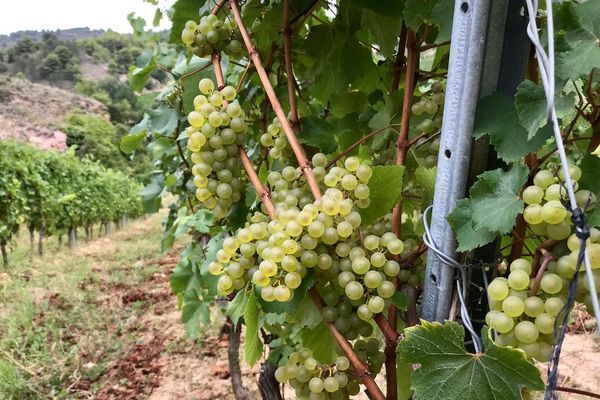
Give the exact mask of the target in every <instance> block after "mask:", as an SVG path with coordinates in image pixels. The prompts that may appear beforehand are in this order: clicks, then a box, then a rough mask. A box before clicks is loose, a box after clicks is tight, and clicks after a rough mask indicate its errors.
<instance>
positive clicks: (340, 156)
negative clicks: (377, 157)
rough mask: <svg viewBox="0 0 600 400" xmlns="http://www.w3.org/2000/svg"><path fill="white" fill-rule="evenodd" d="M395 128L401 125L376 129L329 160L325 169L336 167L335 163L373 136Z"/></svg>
mask: <svg viewBox="0 0 600 400" xmlns="http://www.w3.org/2000/svg"><path fill="white" fill-rule="evenodd" d="M393 126H400V124H390V125H387V126H384V127H382V128H379V129H375V130H374V131H372V132H369V133H368V134H366V135H365V136H363V137H362V138H360V139H358V140H357V141H356V142H354V143H352V144H351V145H350V146H349V147H348V148H347V149H346V150H344V151H342V152H341V153H340V154H338V155H337V156H335V157H333V158H332V159H331V160H329V162H328V163H327V164H326V165H325V169H329V168H330V167H332V166H333V165H335V163H336V162H338V161H339V160H340V159H341V158H342V157H344V156H347V155H348V154H349V153H350V152H351V151H352V150H354V149H355V148H357V147H358V146H360V145H361V144H362V143H364V142H366V141H367V140H369V139H371V138H372V137H373V136H375V135H377V134H379V133H381V132H385V131H386V130H387V129H390V128H392V127H393Z"/></svg>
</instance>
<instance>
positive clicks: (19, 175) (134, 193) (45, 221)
mask: <svg viewBox="0 0 600 400" xmlns="http://www.w3.org/2000/svg"><path fill="white" fill-rule="evenodd" d="M0 155H1V157H0V158H1V159H2V162H3V163H4V164H5V165H3V167H4V168H3V174H2V181H1V182H0V183H1V185H0V205H1V207H0V209H1V210H2V213H0V235H1V236H0V240H2V241H5V242H6V241H10V240H11V239H12V238H13V236H14V234H15V233H16V232H17V230H18V227H19V224H21V223H25V224H26V225H28V226H30V227H32V228H34V229H36V230H40V231H44V232H45V235H46V236H50V235H53V234H55V233H60V232H65V231H66V230H69V229H74V228H77V227H89V226H91V225H93V224H96V223H98V222H106V221H118V220H120V219H121V218H123V217H125V216H129V217H136V216H139V215H140V214H141V212H142V210H141V203H140V201H139V198H138V192H139V187H138V184H137V183H135V182H133V181H132V180H130V179H129V178H127V177H126V176H125V175H124V174H123V173H121V172H116V171H113V170H110V169H107V168H105V167H102V166H101V165H99V164H97V163H96V162H92V161H90V160H87V159H84V160H79V159H78V158H77V157H76V156H75V154H74V153H73V152H68V153H66V154H59V153H56V152H53V151H42V150H38V149H35V148H33V147H30V146H28V145H24V144H17V143H13V142H1V143H0Z"/></svg>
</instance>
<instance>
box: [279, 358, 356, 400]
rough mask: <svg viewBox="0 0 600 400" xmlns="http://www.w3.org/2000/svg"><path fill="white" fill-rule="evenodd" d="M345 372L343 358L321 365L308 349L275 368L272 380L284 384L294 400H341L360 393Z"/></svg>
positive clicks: (346, 367) (347, 365) (351, 378)
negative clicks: (291, 390) (289, 389)
mask: <svg viewBox="0 0 600 400" xmlns="http://www.w3.org/2000/svg"><path fill="white" fill-rule="evenodd" d="M349 368H350V361H349V360H348V358H346V357H344V356H340V357H338V358H337V359H336V360H335V362H334V363H332V364H321V363H319V362H318V361H317V360H315V359H314V358H313V354H312V352H311V351H310V350H309V349H307V348H301V349H300V350H299V351H296V352H293V353H291V354H290V356H289V357H288V360H287V363H286V364H285V365H282V366H280V367H279V368H277V370H276V371H275V379H276V380H277V381H278V382H279V383H288V384H289V385H290V386H291V387H292V388H293V389H294V390H295V392H296V399H298V400H343V399H349V398H350V396H354V395H357V394H358V393H359V391H360V387H359V385H358V382H357V381H356V379H355V378H354V377H353V376H352V375H351V374H350V373H349V372H347V371H348V369H349Z"/></svg>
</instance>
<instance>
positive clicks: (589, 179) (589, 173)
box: [579, 154, 600, 196]
mask: <svg viewBox="0 0 600 400" xmlns="http://www.w3.org/2000/svg"><path fill="white" fill-rule="evenodd" d="M580 167H581V179H579V187H580V188H581V189H586V190H591V191H592V192H594V193H595V194H596V196H598V195H600V179H598V171H600V158H598V157H595V156H592V155H589V154H588V155H587V156H585V157H584V158H583V160H581V165H580Z"/></svg>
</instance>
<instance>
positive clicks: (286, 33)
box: [283, 0, 300, 132]
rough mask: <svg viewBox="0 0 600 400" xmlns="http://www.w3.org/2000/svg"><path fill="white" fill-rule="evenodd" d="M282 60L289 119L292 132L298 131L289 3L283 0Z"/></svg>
mask: <svg viewBox="0 0 600 400" xmlns="http://www.w3.org/2000/svg"><path fill="white" fill-rule="evenodd" d="M283 58H284V61H285V76H286V78H287V89H288V97H289V102H290V119H291V120H292V127H293V128H294V132H298V131H299V130H300V121H299V119H298V105H297V104H296V88H295V86H296V85H295V83H294V81H295V79H294V69H293V68H292V30H291V29H290V1H289V0H283Z"/></svg>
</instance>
